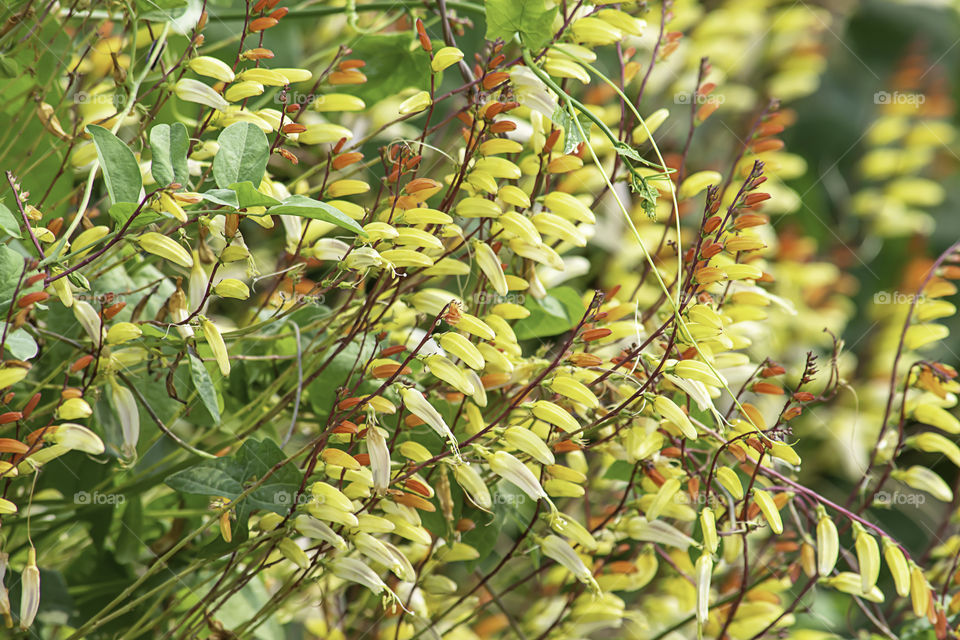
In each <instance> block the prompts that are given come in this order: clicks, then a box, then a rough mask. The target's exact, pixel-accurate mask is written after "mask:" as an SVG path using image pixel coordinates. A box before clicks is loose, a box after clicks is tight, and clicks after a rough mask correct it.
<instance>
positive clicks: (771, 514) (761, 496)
mask: <svg viewBox="0 0 960 640" xmlns="http://www.w3.org/2000/svg"><path fill="white" fill-rule="evenodd" d="M753 497H754V500H756V502H757V506H758V507H760V513H762V514H763V517H764V519H765V520H766V521H767V524H769V525H770V529H771V530H772V531H773V532H774V533H775V534H777V535H780V534H781V533H783V521H782V520H781V519H780V510H779V509H778V508H777V504H776V503H775V502H774V501H773V498H772V497H770V494H769V493H767V492H766V491H764V490H763V489H754V491H753Z"/></svg>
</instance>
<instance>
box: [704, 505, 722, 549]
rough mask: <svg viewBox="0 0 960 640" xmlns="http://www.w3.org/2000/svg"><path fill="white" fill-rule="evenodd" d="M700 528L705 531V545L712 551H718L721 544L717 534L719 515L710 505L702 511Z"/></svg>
mask: <svg viewBox="0 0 960 640" xmlns="http://www.w3.org/2000/svg"><path fill="white" fill-rule="evenodd" d="M700 530H701V531H702V532H703V546H704V548H705V549H706V550H707V551H709V552H710V553H716V552H717V547H718V546H719V544H720V538H719V537H718V536H717V517H716V515H715V514H714V512H713V509H711V508H710V507H704V508H703V510H702V511H700Z"/></svg>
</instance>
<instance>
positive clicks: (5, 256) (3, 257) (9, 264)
mask: <svg viewBox="0 0 960 640" xmlns="http://www.w3.org/2000/svg"><path fill="white" fill-rule="evenodd" d="M23 269H24V265H23V256H21V255H20V254H19V253H17V252H16V251H14V250H13V249H11V248H10V247H8V246H7V245H0V314H2V315H3V316H6V313H7V305H9V304H10V301H11V300H13V291H14V289H16V288H17V281H18V280H19V279H20V274H21V273H22V272H23Z"/></svg>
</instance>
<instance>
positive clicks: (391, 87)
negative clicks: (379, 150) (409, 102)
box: [338, 33, 430, 104]
mask: <svg viewBox="0 0 960 640" xmlns="http://www.w3.org/2000/svg"><path fill="white" fill-rule="evenodd" d="M349 47H350V48H351V49H352V50H353V53H352V54H351V55H352V56H353V57H355V58H358V59H360V60H363V61H364V62H366V63H367V64H366V66H364V67H363V74H364V75H365V76H367V81H366V82H365V83H363V84H360V85H353V86H349V85H347V86H343V87H338V89H339V90H340V91H343V92H344V93H350V94H352V95H355V96H358V97H360V98H362V99H363V100H365V101H366V102H367V103H369V104H373V103H374V102H378V101H380V100H382V99H384V98H387V97H389V96H394V95H397V94H399V93H400V92H401V91H403V90H404V89H409V88H411V87H412V88H414V89H427V88H428V87H429V86H430V58H429V57H428V56H427V54H426V52H425V51H424V50H423V49H422V48H421V47H420V45H419V44H418V43H417V42H416V38H415V37H412V36H411V35H410V34H409V33H388V34H380V35H362V36H359V37H358V38H357V39H356V40H354V41H353V42H352V43H349Z"/></svg>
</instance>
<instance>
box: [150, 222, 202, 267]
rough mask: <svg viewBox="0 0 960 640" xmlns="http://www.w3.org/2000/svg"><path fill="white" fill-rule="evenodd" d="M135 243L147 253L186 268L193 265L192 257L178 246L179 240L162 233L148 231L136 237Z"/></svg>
mask: <svg viewBox="0 0 960 640" xmlns="http://www.w3.org/2000/svg"><path fill="white" fill-rule="evenodd" d="M137 243H138V244H139V245H140V248H141V249H143V250H144V251H146V252H147V253H152V254H153V255H156V256H160V257H161V258H164V259H165V260H169V261H170V262H173V263H174V264H178V265H180V266H181V267H184V268H186V269H190V268H191V267H193V257H192V256H191V255H190V254H189V253H188V252H187V250H186V249H184V248H183V247H182V246H180V243H179V242H177V241H176V240H174V239H173V238H169V237H167V236H165V235H163V234H162V233H157V232H155V231H148V232H147V233H144V234H143V235H141V236H140V237H139V238H137Z"/></svg>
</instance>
